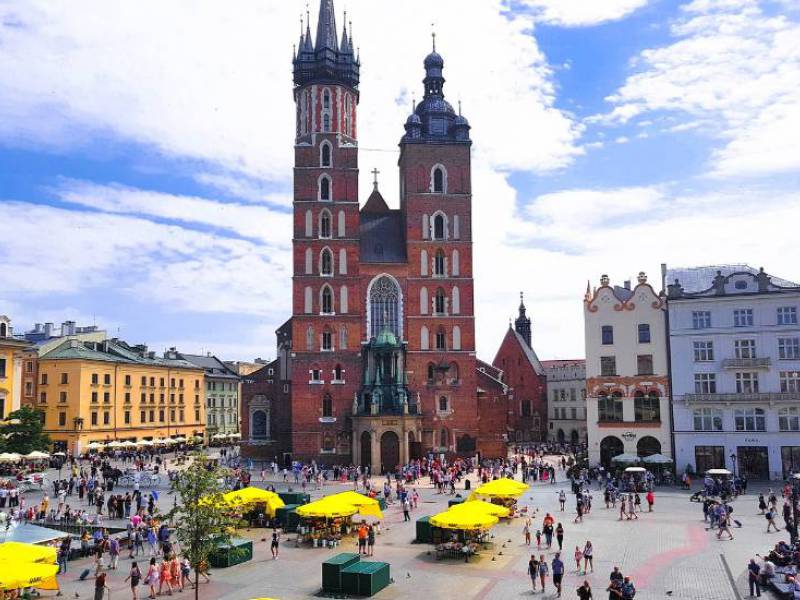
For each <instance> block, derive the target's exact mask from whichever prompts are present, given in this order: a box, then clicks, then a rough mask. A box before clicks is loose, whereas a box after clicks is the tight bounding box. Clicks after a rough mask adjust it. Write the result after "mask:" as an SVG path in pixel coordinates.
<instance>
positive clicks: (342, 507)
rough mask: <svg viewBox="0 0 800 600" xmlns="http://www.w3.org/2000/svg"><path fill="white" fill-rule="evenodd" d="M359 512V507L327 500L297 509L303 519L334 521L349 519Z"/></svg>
mask: <svg viewBox="0 0 800 600" xmlns="http://www.w3.org/2000/svg"><path fill="white" fill-rule="evenodd" d="M357 512H358V507H356V506H353V505H352V504H347V503H346V502H337V501H335V500H329V499H327V498H323V499H322V500H317V501H316V502H311V503H310V504H304V505H303V506H299V507H297V514H298V515H300V516H301V517H317V518H321V517H327V518H331V519H332V518H335V517H349V516H351V515H354V514H356V513H357Z"/></svg>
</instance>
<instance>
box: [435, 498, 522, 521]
mask: <svg viewBox="0 0 800 600" xmlns="http://www.w3.org/2000/svg"><path fill="white" fill-rule="evenodd" d="M448 510H451V511H479V512H480V511H482V512H484V513H486V514H487V515H492V516H493V517H501V518H502V517H508V516H509V515H510V514H511V510H510V509H508V508H506V507H505V506H500V505H498V504H491V503H489V502H483V501H481V500H474V501H473V500H468V501H466V502H462V503H461V504H454V505H453V506H451V507H450V508H449V509H448Z"/></svg>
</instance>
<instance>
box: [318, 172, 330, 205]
mask: <svg viewBox="0 0 800 600" xmlns="http://www.w3.org/2000/svg"><path fill="white" fill-rule="evenodd" d="M319 199H320V200H322V201H324V202H328V201H330V199H331V178H330V177H328V176H327V175H321V176H320V178H319Z"/></svg>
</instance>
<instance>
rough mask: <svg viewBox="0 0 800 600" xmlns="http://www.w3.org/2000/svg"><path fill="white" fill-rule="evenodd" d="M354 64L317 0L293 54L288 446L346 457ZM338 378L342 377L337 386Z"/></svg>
mask: <svg viewBox="0 0 800 600" xmlns="http://www.w3.org/2000/svg"><path fill="white" fill-rule="evenodd" d="M359 66H360V65H359V60H358V58H357V57H356V56H355V55H354V52H353V42H352V39H351V36H348V34H347V30H346V28H345V27H343V28H342V36H341V43H340V42H339V40H338V36H337V30H336V19H335V15H334V8H333V0H322V2H321V5H320V12H319V22H318V24H317V35H316V39H315V40H312V38H311V28H310V23H308V24H307V25H306V31H305V33H304V34H301V37H300V44H299V48H298V49H297V52H296V54H295V57H294V99H295V105H296V119H297V130H296V138H295V167H294V239H293V258H294V261H293V263H294V277H293V286H292V287H293V291H292V293H293V303H292V313H293V318H292V340H293V342H292V347H293V357H292V363H291V364H292V366H291V381H292V414H293V423H292V450H293V452H294V454H295V455H299V456H304V457H316V456H318V455H320V454H325V453H330V454H338V455H340V456H341V455H342V454H344V455H345V456H349V454H350V443H351V442H350V437H349V435H348V433H347V431H346V430H345V428H343V427H342V425H343V422H344V421H345V415H346V414H347V413H349V411H350V409H351V406H352V400H353V397H354V394H355V393H356V391H357V390H358V383H359V374H360V370H361V369H360V362H359V350H360V342H361V339H362V331H361V319H360V317H359V315H360V314H361V313H362V305H363V302H362V293H361V289H360V288H359V273H358V265H359V245H358V229H359V215H358V141H357V139H358V135H357V132H358V130H357V126H356V115H357V112H356V107H357V105H358V98H359V94H358V82H359ZM345 382H346V383H345Z"/></svg>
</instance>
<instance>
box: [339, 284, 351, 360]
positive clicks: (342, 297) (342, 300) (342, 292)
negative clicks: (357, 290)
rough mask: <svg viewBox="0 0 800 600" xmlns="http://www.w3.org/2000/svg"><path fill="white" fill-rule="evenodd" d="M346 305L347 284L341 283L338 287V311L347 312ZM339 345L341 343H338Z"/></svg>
mask: <svg viewBox="0 0 800 600" xmlns="http://www.w3.org/2000/svg"><path fill="white" fill-rule="evenodd" d="M349 310H350V309H349V307H348V298H347V286H346V285H343V286H342V287H341V288H340V289H339V312H340V313H342V314H347V313H348V312H349ZM339 345H340V346H341V344H339Z"/></svg>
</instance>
